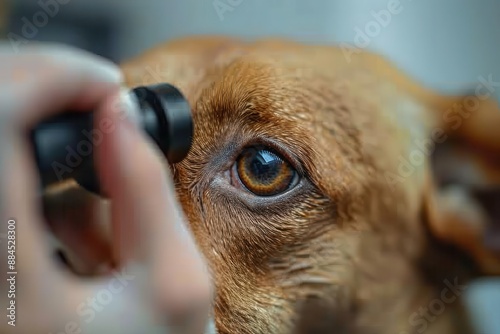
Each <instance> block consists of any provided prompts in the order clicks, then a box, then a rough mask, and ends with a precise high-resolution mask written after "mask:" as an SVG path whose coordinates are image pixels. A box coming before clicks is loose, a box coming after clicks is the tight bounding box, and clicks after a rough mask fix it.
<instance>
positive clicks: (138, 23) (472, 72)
mask: <svg viewBox="0 0 500 334" xmlns="http://www.w3.org/2000/svg"><path fill="white" fill-rule="evenodd" d="M11 1H34V0H11ZM37 1H40V0H37ZM45 1H46V0H45ZM69 1H70V2H69V4H68V5H65V6H66V7H67V8H68V9H71V10H91V11H95V10H99V11H104V10H108V11H112V12H115V13H116V14H117V15H118V16H120V17H121V18H122V19H123V22H125V25H124V29H123V32H122V34H121V35H120V36H117V41H116V43H117V45H118V47H119V50H120V54H121V55H122V58H128V57H131V56H133V55H136V54H138V53H140V52H141V51H143V50H144V49H145V48H148V47H150V46H152V45H154V44H156V43H160V42H162V41H164V40H168V39H170V38H173V37H178V36H184V35H189V34H216V33H217V34H231V35H238V36H245V37H257V36H268V35H273V36H285V37H290V38H295V39H298V40H303V41H311V42H328V43H334V42H347V43H351V44H354V38H355V35H356V34H355V32H354V29H355V28H356V27H358V28H360V29H364V28H365V27H366V25H367V24H368V23H369V22H370V21H373V20H374V17H373V15H372V14H371V11H379V10H382V9H386V8H387V7H388V4H389V3H390V2H391V1H395V0H309V1H307V0H215V1H214V0H107V1H106V0H69ZM217 1H218V2H219V3H226V4H228V5H229V6H230V7H231V9H232V10H231V11H226V12H225V13H224V14H223V15H222V19H221V17H220V16H219V15H218V13H217V11H216V9H215V6H214V3H216V2H217ZM399 1H400V3H401V5H400V6H401V7H400V13H399V14H396V15H392V17H391V20H390V23H389V24H388V25H387V26H386V27H383V28H382V29H381V30H380V32H379V33H378V34H377V35H375V36H374V37H372V38H370V45H369V48H371V49H374V50H377V51H379V52H381V53H384V54H386V55H387V56H389V57H390V58H392V59H393V60H394V61H395V62H396V63H397V64H399V65H400V66H402V67H403V68H404V69H406V70H407V71H408V72H409V73H410V74H411V75H413V76H415V77H416V78H417V79H419V80H421V81H422V82H424V83H426V84H428V85H430V86H431V87H434V88H438V89H441V90H443V91H450V92H451V91H458V90H460V89H461V88H467V87H469V86H471V85H474V83H475V82H476V81H477V77H478V76H479V75H483V76H487V75H488V74H492V75H493V78H494V79H495V78H496V80H497V81H500V1H498V0H481V1H478V0H399ZM231 4H234V5H231ZM499 91H500V88H499ZM498 96H499V98H500V93H499V94H498Z"/></svg>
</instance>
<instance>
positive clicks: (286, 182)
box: [233, 147, 297, 196]
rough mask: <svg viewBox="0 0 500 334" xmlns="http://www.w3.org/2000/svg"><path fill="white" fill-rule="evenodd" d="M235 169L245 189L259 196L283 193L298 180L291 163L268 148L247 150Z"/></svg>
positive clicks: (240, 157) (238, 160)
mask: <svg viewBox="0 0 500 334" xmlns="http://www.w3.org/2000/svg"><path fill="white" fill-rule="evenodd" d="M234 169H235V172H236V173H237V178H238V179H239V181H241V183H242V184H243V185H244V186H245V188H246V189H248V190H249V191H250V192H252V193H254V194H255V195H258V196H274V195H278V194H280V193H283V192H285V191H287V190H288V189H290V188H291V186H292V185H293V183H294V181H295V179H296V178H297V172H296V171H295V169H294V168H293V167H292V166H291V165H290V163H289V162H288V161H286V160H285V159H283V158H282V157H281V156H280V155H279V154H277V153H276V152H274V151H273V150H271V149H269V148H267V147H250V148H247V149H245V150H244V151H243V153H242V154H241V155H240V156H239V157H238V159H237V160H236V163H235V167H234ZM233 179H234V175H233Z"/></svg>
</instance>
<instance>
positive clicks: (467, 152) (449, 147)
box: [424, 78, 500, 275]
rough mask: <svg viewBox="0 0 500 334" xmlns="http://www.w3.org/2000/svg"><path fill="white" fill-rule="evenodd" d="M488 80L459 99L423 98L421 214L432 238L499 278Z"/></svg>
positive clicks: (499, 181) (497, 165) (498, 123)
mask: <svg viewBox="0 0 500 334" xmlns="http://www.w3.org/2000/svg"><path fill="white" fill-rule="evenodd" d="M489 82H490V83H491V82H492V81H491V78H483V79H481V80H480V83H478V85H477V87H474V89H473V90H471V91H470V92H469V94H464V95H462V96H454V97H449V96H446V97H445V96H437V95H434V96H433V97H432V98H429V99H428V101H427V103H428V106H429V110H431V113H430V118H432V122H431V123H430V124H432V128H431V129H430V132H429V133H430V134H431V143H432V150H430V151H429V154H430V155H431V156H430V158H431V166H432V173H431V174H430V176H429V180H428V184H427V185H426V187H427V188H426V191H425V194H424V196H425V201H424V203H425V204H424V205H425V208H424V212H425V214H426V222H427V223H428V224H429V228H430V231H431V232H432V233H433V234H434V236H435V237H437V238H438V239H440V240H443V241H444V242H446V243H451V244H453V245H455V246H458V247H459V248H461V249H462V250H463V251H465V252H467V253H468V254H469V255H470V256H471V257H472V258H473V259H474V260H475V262H476V264H477V265H478V266H479V268H480V269H481V271H483V272H484V273H486V274H494V275H498V274H500V108H499V106H498V103H497V101H496V100H495V98H494V95H493V91H492V90H493V88H494V86H492V85H490V84H489ZM499 89H500V88H499ZM436 134H437V135H436Z"/></svg>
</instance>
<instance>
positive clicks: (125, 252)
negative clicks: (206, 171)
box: [98, 107, 211, 319]
mask: <svg viewBox="0 0 500 334" xmlns="http://www.w3.org/2000/svg"><path fill="white" fill-rule="evenodd" d="M99 117H100V121H103V120H104V119H106V118H108V119H110V120H111V122H113V123H115V124H116V129H115V130H114V131H112V132H109V133H108V134H106V135H105V136H104V139H103V142H102V143H103V144H102V146H101V147H99V148H98V166H99V171H100V176H101V179H102V182H103V184H104V187H105V189H106V193H108V194H109V196H110V198H111V203H112V217H113V218H112V220H113V229H114V237H115V238H116V241H115V242H116V245H117V252H118V255H117V256H119V257H120V259H121V260H122V263H124V262H128V263H130V262H131V261H132V262H133V261H137V262H141V263H145V264H146V266H147V268H148V271H149V275H150V276H149V277H150V278H151V280H152V281H151V282H150V284H151V288H152V291H153V293H154V297H155V302H156V303H157V305H158V307H159V309H161V310H163V311H164V313H166V314H168V315H173V316H174V317H175V316H177V319H179V318H183V317H185V316H186V314H191V313H192V312H193V309H196V308H199V309H200V310H203V311H201V312H204V311H205V310H206V309H207V307H208V304H209V302H210V297H211V285H210V281H209V277H208V273H207V270H206V266H205V263H204V261H203V258H202V256H201V255H200V253H199V252H198V249H197V247H196V246H195V243H194V240H193V238H192V236H191V235H190V233H189V232H188V230H187V227H186V224H185V220H184V215H183V213H182V212H181V210H180V208H179V205H178V203H177V200H176V198H175V194H174V192H173V185H172V184H171V181H170V178H169V176H168V174H167V167H166V166H165V164H164V163H162V161H164V160H162V159H161V158H160V155H159V153H158V151H157V150H155V148H154V146H153V145H152V144H151V143H150V142H149V141H148V140H147V139H146V137H145V136H144V135H143V134H142V133H141V132H139V131H138V129H137V128H135V127H134V126H132V124H131V123H130V122H129V121H128V120H126V119H123V117H119V116H118V113H117V112H116V111H113V110H112V108H110V107H109V108H107V109H103V110H102V112H101V113H100V116H99ZM98 122H99V121H98ZM104 159H106V163H105V164H104V163H100V161H102V160H104ZM196 311H198V310H196Z"/></svg>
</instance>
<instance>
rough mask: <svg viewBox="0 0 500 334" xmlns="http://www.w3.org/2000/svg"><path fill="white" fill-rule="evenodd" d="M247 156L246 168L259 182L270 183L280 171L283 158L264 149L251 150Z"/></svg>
mask: <svg viewBox="0 0 500 334" xmlns="http://www.w3.org/2000/svg"><path fill="white" fill-rule="evenodd" d="M248 154H249V157H248V158H247V170H248V172H249V174H250V175H253V176H255V177H256V178H257V180H258V182H259V183H261V184H271V183H273V181H275V180H276V178H277V177H278V176H279V175H280V173H281V168H283V166H282V165H283V160H281V159H280V158H279V157H278V156H277V155H276V154H274V153H272V152H269V151H266V150H251V151H250V152H249V153H248Z"/></svg>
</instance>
